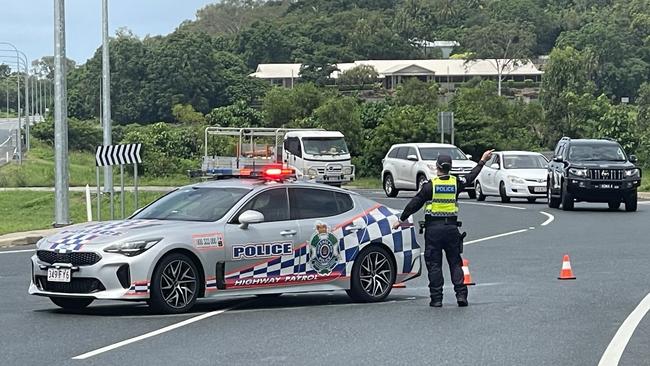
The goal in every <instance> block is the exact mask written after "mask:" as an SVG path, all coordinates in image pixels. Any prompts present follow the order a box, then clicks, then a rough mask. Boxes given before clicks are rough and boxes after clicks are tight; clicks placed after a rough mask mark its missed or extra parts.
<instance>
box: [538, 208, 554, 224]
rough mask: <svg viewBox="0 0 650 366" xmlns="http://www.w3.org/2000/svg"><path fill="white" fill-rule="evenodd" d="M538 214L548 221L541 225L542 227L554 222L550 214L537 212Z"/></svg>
mask: <svg viewBox="0 0 650 366" xmlns="http://www.w3.org/2000/svg"><path fill="white" fill-rule="evenodd" d="M539 213H541V214H542V215H544V216H546V217H548V219H547V220H546V221H544V222H543V223H542V226H546V225H548V224H550V223H552V222H553V220H555V216H553V215H551V214H550V213H548V212H544V211H539Z"/></svg>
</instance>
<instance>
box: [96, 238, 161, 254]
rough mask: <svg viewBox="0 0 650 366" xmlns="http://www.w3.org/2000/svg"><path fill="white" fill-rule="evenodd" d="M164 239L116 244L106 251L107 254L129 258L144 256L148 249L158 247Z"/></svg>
mask: <svg viewBox="0 0 650 366" xmlns="http://www.w3.org/2000/svg"><path fill="white" fill-rule="evenodd" d="M161 240H162V238H158V239H149V240H135V241H127V242H124V243H116V244H113V245H111V246H109V247H107V248H105V249H104V251H105V252H106V253H119V254H123V255H125V256H127V257H133V256H136V255H138V254H142V253H143V252H145V251H146V250H147V249H149V248H151V247H152V246H154V245H156V244H157V243H158V242H159V241H161Z"/></svg>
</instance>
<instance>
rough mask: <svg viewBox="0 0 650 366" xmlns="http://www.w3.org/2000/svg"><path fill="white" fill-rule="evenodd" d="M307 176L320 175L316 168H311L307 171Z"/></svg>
mask: <svg viewBox="0 0 650 366" xmlns="http://www.w3.org/2000/svg"><path fill="white" fill-rule="evenodd" d="M307 175H318V170H316V169H314V168H309V169H308V170H307Z"/></svg>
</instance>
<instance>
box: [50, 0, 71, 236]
mask: <svg viewBox="0 0 650 366" xmlns="http://www.w3.org/2000/svg"><path fill="white" fill-rule="evenodd" d="M65 60H66V59H65V0H54V173H55V179H54V197H55V207H54V226H55V227H61V226H66V225H69V224H70V215H69V212H68V103H67V95H66V93H67V90H66V81H65V78H66V63H65Z"/></svg>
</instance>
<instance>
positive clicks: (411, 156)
mask: <svg viewBox="0 0 650 366" xmlns="http://www.w3.org/2000/svg"><path fill="white" fill-rule="evenodd" d="M406 159H408V160H410V161H418V157H417V156H416V155H413V154H411V155H408V156H407V157H406Z"/></svg>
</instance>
